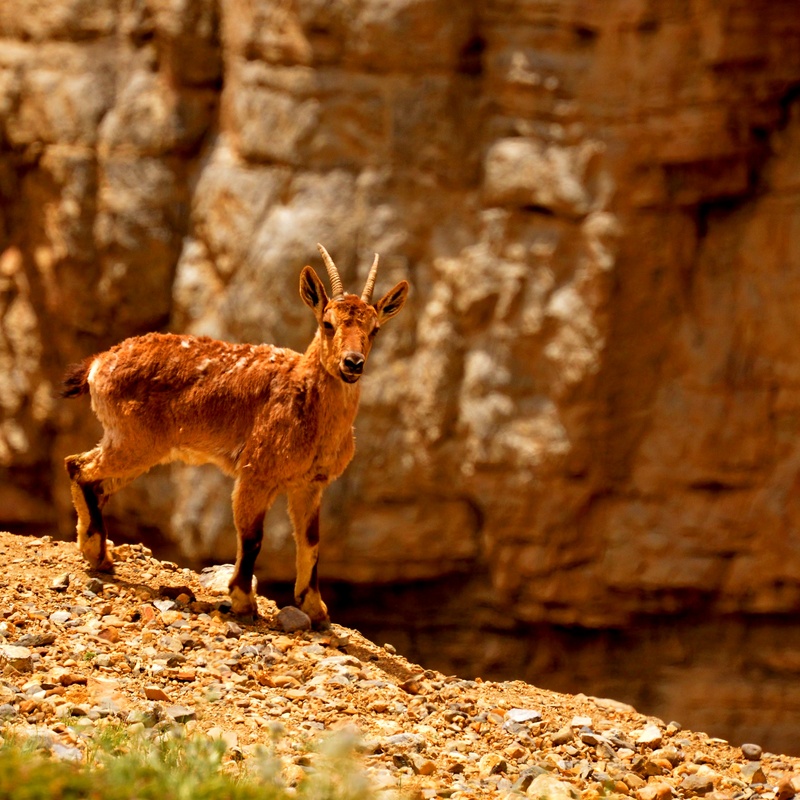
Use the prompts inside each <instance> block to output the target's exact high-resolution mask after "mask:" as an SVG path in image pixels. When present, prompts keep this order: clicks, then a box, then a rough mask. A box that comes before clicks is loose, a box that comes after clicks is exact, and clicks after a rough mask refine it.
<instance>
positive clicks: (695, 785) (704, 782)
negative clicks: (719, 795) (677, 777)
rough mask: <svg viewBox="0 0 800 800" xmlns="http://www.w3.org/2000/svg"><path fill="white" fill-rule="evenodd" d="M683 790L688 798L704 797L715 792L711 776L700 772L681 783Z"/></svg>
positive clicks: (688, 776) (687, 777)
mask: <svg viewBox="0 0 800 800" xmlns="http://www.w3.org/2000/svg"><path fill="white" fill-rule="evenodd" d="M680 788H681V790H682V791H683V794H684V795H685V796H686V797H694V796H697V797H702V796H703V795H706V794H708V793H709V792H712V791H714V781H713V780H712V778H711V776H710V775H704V774H703V773H701V772H698V773H696V774H694V775H687V776H686V777H685V778H684V779H683V781H681V787H680Z"/></svg>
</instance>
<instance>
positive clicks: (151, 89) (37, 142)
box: [0, 0, 800, 627]
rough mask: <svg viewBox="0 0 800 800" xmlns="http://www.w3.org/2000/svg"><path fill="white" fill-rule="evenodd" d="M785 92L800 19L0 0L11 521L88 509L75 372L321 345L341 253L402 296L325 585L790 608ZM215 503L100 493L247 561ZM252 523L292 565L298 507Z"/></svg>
mask: <svg viewBox="0 0 800 800" xmlns="http://www.w3.org/2000/svg"><path fill="white" fill-rule="evenodd" d="M798 87H800V17H798V14H797V13H796V3H795V2H794V0H763V1H762V2H759V1H758V0H749V1H748V0H719V1H717V2H713V1H712V0H609V2H604V3H584V2H580V1H579V0H561V1H560V2H559V1H557V0H485V1H484V2H478V1H477V0H475V1H474V2H460V3H451V2H448V1H447V0H392V1H391V2H390V0H342V1H341V2H336V3H332V2H328V1H327V0H303V2H291V1H290V0H193V2H185V1H184V0H123V2H120V1H119V0H4V2H2V4H0V254H2V255H0V307H1V308H2V321H0V414H1V416H0V420H1V421H0V478H1V479H2V482H1V483H0V524H1V525H2V526H4V527H10V528H12V529H20V530H21V529H26V528H27V529H38V528H41V527H42V526H49V525H53V524H58V525H60V526H61V528H62V530H63V531H65V532H66V531H68V530H69V529H70V528H71V526H72V524H73V523H72V512H71V507H70V504H69V496H68V490H67V484H66V479H65V476H64V474H63V471H62V465H61V464H62V459H63V457H64V455H65V454H67V453H70V452H77V451H80V450H84V449H88V447H89V446H90V445H91V444H93V442H94V440H95V438H96V436H97V434H98V429H97V427H96V425H95V423H94V421H93V420H92V418H91V414H90V413H89V410H88V403H69V404H68V403H66V402H62V401H59V400H56V399H54V393H53V392H54V387H55V386H56V385H57V382H58V380H59V378H60V374H61V372H62V371H63V368H64V366H65V365H66V364H67V363H68V362H70V361H73V360H75V359H77V358H80V357H83V356H84V355H87V354H89V353H92V352H95V351H98V350H100V349H103V348H105V347H107V346H108V345H110V344H112V343H113V342H115V341H118V340H119V339H121V338H123V337H125V336H127V335H130V334H135V333H140V332H143V331H146V330H152V329H170V330H176V331H189V332H193V333H201V334H210V335H212V336H217V337H223V338H226V339H234V340H247V341H271V342H276V343H278V344H281V345H287V346H291V347H294V348H296V349H303V348H304V347H305V345H306V343H307V342H308V341H309V339H310V336H311V333H312V330H313V320H312V318H311V316H310V315H309V313H308V310H307V309H306V308H305V307H304V306H303V305H302V303H301V302H300V301H299V297H298V295H297V282H298V274H299V271H300V269H301V267H302V266H303V265H304V264H306V263H312V264H314V265H316V266H319V260H318V256H317V255H316V250H315V247H314V243H315V242H317V241H321V242H323V243H324V244H325V245H326V246H327V248H328V249H329V251H330V252H331V253H332V255H333V256H334V258H335V260H336V261H337V264H339V266H340V268H341V270H342V272H343V276H344V279H345V284H346V285H347V286H349V287H355V288H356V289H358V290H360V287H361V286H362V283H363V280H364V277H365V274H366V270H367V268H368V265H369V263H370V261H371V254H372V253H373V252H375V251H377V252H379V253H381V255H382V270H381V274H380V278H379V285H378V289H377V292H378V293H380V292H381V290H382V289H385V288H388V287H389V286H391V285H392V284H393V283H394V282H395V281H397V280H399V279H400V278H407V279H409V280H410V282H411V284H412V287H413V295H412V299H411V300H410V304H409V306H407V308H406V310H404V312H403V313H402V314H401V315H400V316H399V317H398V318H397V319H396V320H394V321H393V322H392V323H391V324H390V325H389V326H387V328H386V330H385V331H384V332H382V333H381V339H380V341H379V342H378V344H377V346H376V349H375V352H374V354H373V356H372V358H371V363H370V365H369V366H368V369H367V372H368V374H367V377H366V378H365V380H364V384H363V387H364V388H363V392H364V394H363V405H362V410H361V413H360V416H359V419H358V423H357V439H358V448H357V455H356V458H355V460H354V462H353V463H352V465H351V466H350V468H349V470H348V472H347V473H346V475H345V477H343V478H342V479H341V480H340V481H339V482H338V483H337V484H335V485H334V487H332V489H331V490H330V491H329V493H328V495H327V496H326V501H325V511H324V516H325V518H324V523H323V524H324V534H323V536H324V546H323V556H322V558H323V561H322V574H323V575H324V576H325V577H326V578H328V579H336V580H343V581H350V582H381V583H385V582H393V581H396V582H405V581H412V580H421V579H437V580H446V579H447V578H448V576H450V575H452V574H454V573H464V572H472V571H479V572H480V574H482V575H486V576H487V577H486V581H485V585H484V586H483V589H482V591H484V592H488V593H489V594H490V595H491V597H492V603H493V604H495V605H496V607H497V608H499V609H503V610H504V612H505V613H507V614H509V615H511V617H513V618H514V619H516V620H519V621H521V622H525V623H535V622H540V621H547V622H552V623H557V624H562V625H582V626H589V627H593V626H596V627H609V626H610V627H614V626H623V625H625V624H627V623H628V622H629V621H630V620H631V619H632V618H633V616H634V615H637V614H641V613H646V614H647V613H649V614H661V613H674V612H681V611H687V610H692V609H700V610H704V611H711V610H714V611H716V612H733V611H741V612H748V613H750V612H752V613H764V612H770V613H785V612H794V611H796V610H797V609H798V607H800V499H798V492H797V488H798V486H799V485H800V443H799V442H798V438H797V433H798V428H800V348H798V347H797V334H798V311H797V310H798V308H800V112H799V111H798V109H799V108H800V103H798V102H796V98H797V96H798ZM229 492H230V484H229V482H228V481H227V479H224V478H222V477H221V476H220V475H219V474H218V473H217V472H216V471H214V469H213V468H189V467H183V466H175V467H171V468H163V469H160V470H156V471H154V472H153V473H151V475H149V476H148V477H147V478H146V479H143V480H142V481H140V482H139V483H138V484H136V485H134V487H131V488H130V489H128V490H126V491H125V492H123V493H122V494H121V495H120V496H119V497H118V498H115V500H114V502H113V504H112V506H111V507H110V509H109V511H110V512H111V513H112V514H113V516H114V518H115V523H116V526H117V530H120V531H122V532H126V531H127V532H131V531H135V530H140V531H141V530H145V531H147V530H149V531H150V532H151V533H152V532H153V531H160V532H161V534H160V535H163V536H164V537H168V538H169V539H170V540H171V541H173V542H175V543H178V545H179V547H180V548H181V550H182V552H183V554H184V556H185V557H188V558H191V559H194V560H196V561H198V562H200V561H204V560H215V561H221V560H229V559H230V558H231V557H232V554H233V553H234V552H235V543H234V538H233V536H232V534H231V518H230V509H229V505H228V494H229ZM268 540H269V541H268V543H267V547H266V548H265V553H264V556H263V557H262V559H261V563H260V565H259V566H260V568H261V570H262V576H263V577H268V578H275V579H286V578H288V577H290V576H291V574H292V569H293V567H292V562H293V545H292V543H291V536H290V533H289V528H288V523H287V522H286V520H285V514H284V513H283V510H282V509H280V508H278V509H276V512H275V514H273V515H272V518H271V520H270V524H269V533H268ZM268 553H269V555H268ZM471 604H472V600H471V595H469V594H466V595H464V597H463V613H464V615H465V619H469V613H470V612H469V609H470V607H471Z"/></svg>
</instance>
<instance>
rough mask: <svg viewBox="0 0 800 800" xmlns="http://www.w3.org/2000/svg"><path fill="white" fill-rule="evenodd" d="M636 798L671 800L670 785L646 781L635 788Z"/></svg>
mask: <svg viewBox="0 0 800 800" xmlns="http://www.w3.org/2000/svg"><path fill="white" fill-rule="evenodd" d="M636 797H637V798H638V800H671V798H672V787H671V786H670V785H669V784H668V783H648V784H646V785H645V786H642V787H641V789H637V790H636Z"/></svg>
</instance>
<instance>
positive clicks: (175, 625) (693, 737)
mask: <svg viewBox="0 0 800 800" xmlns="http://www.w3.org/2000/svg"><path fill="white" fill-rule="evenodd" d="M0 555H2V557H3V560H4V564H5V566H4V569H3V572H2V574H0V669H1V670H2V676H0V723H2V724H3V725H4V726H5V728H6V729H7V730H8V729H13V730H14V731H16V732H17V733H18V734H22V735H25V736H35V737H36V738H37V741H39V742H40V743H41V745H42V746H43V747H47V748H49V749H50V750H51V751H52V752H53V754H54V756H56V757H60V758H71V759H80V758H81V757H82V756H83V752H84V749H85V747H86V743H87V742H88V741H90V739H91V736H92V733H93V731H96V730H97V729H98V728H99V727H101V726H103V725H105V724H107V722H106V721H107V720H109V719H110V720H116V721H122V722H123V723H124V724H126V725H129V726H131V727H132V728H133V729H134V730H135V729H143V728H144V729H146V728H150V727H153V726H156V727H161V728H163V727H165V726H169V725H181V726H183V727H184V728H185V729H186V730H187V732H192V731H201V732H204V733H208V734H210V735H212V736H216V737H221V738H223V739H224V741H225V742H226V743H227V745H228V746H229V752H230V757H231V758H232V759H244V760H245V761H246V760H247V758H248V757H249V756H250V755H251V754H252V752H253V751H254V748H255V746H256V745H258V744H268V743H272V742H274V740H275V738H276V732H278V731H282V732H283V735H282V736H281V737H280V738H279V739H278V742H277V745H276V747H277V751H278V753H279V755H280V757H281V760H282V762H283V773H284V776H285V778H286V780H287V782H288V783H289V784H290V785H292V784H294V783H296V782H297V781H299V780H301V779H302V777H303V776H304V775H305V774H306V772H307V771H308V770H309V769H313V755H309V754H308V752H307V746H306V743H307V742H308V740H312V739H316V738H318V737H319V736H320V735H324V733H325V732H328V731H333V730H337V729H341V728H347V729H353V728H356V729H358V731H359V732H360V735H361V738H362V747H361V749H362V751H363V755H362V758H363V763H364V765H365V768H366V770H367V771H368V773H369V775H370V777H371V779H372V782H373V783H374V785H375V786H376V788H378V789H380V790H387V791H389V790H396V789H397V788H401V789H402V790H403V791H404V792H411V794H412V795H417V796H419V797H437V796H442V797H453V798H459V797H461V798H472V797H475V798H477V797H507V796H510V797H519V796H521V795H526V794H527V795H528V796H531V797H541V796H544V795H547V796H548V797H549V798H551V800H569V798H578V797H580V798H581V799H582V800H593V799H594V798H599V797H608V796H611V797H619V798H622V797H625V796H631V797H636V798H638V800H669V798H671V797H674V798H692V797H702V796H705V797H707V798H710V800H718V798H723V797H726V798H750V797H755V796H759V797H762V798H765V800H769V799H770V798H778V799H779V800H788V798H790V797H792V796H793V795H794V793H795V789H800V761H798V759H795V758H789V757H783V756H777V755H773V754H762V753H761V752H760V748H759V747H757V746H756V745H752V746H747V745H746V746H744V747H742V748H738V747H732V746H729V745H728V744H727V743H726V742H724V741H721V740H719V739H711V738H709V737H708V736H706V735H705V734H703V733H697V732H692V731H685V730H682V729H681V727H680V725H679V724H677V723H665V722H663V721H661V720H658V719H655V718H652V717H645V716H642V715H640V714H638V713H636V712H635V711H634V710H633V709H632V708H630V707H629V706H626V705H624V704H621V703H617V702H614V701H612V700H606V699H599V698H590V697H585V696H583V695H576V696H571V695H563V694H557V693H555V692H549V691H544V690H540V689H537V688H536V687H534V686H530V685H528V684H525V683H522V682H511V683H490V682H482V681H481V680H480V678H477V679H476V680H464V679H461V678H456V677H453V676H451V677H447V676H444V675H441V674H439V673H436V672H433V671H430V670H427V671H426V670H424V669H423V668H422V667H419V666H417V665H415V664H411V663H409V662H408V661H406V660H405V659H404V658H402V656H400V655H396V654H394V653H392V652H390V651H391V650H392V648H391V647H388V649H387V648H385V647H381V646H378V645H376V644H374V643H372V642H370V641H368V640H367V639H365V638H364V637H363V636H361V635H360V634H359V633H358V632H356V631H353V630H348V629H346V628H343V627H341V626H338V625H336V624H334V625H333V626H332V628H331V630H330V631H327V632H324V633H319V632H312V631H300V632H296V633H287V632H285V631H284V630H282V629H281V627H280V625H279V623H278V621H277V608H276V607H275V604H274V603H272V602H271V601H269V600H266V599H265V598H260V599H259V611H260V614H261V617H260V618H259V619H257V620H255V621H247V620H242V619H237V618H236V617H234V616H232V615H230V614H229V613H227V612H226V608H227V604H226V602H225V595H224V593H222V592H220V591H219V590H217V589H216V588H215V585H219V584H220V582H221V583H222V585H224V578H225V570H224V569H220V570H216V571H215V570H212V571H210V572H208V573H206V574H203V575H198V574H197V573H194V572H192V571H191V570H186V569H180V568H178V567H177V566H176V565H175V564H171V563H169V562H161V561H158V560H156V559H154V558H152V556H151V554H150V552H149V551H148V550H147V549H146V548H144V547H142V546H139V545H121V546H119V547H117V548H116V549H115V558H116V562H117V566H116V571H115V573H114V575H113V576H108V575H100V574H91V573H89V572H87V570H86V568H85V565H84V563H83V561H82V559H81V558H80V556H79V554H78V552H77V548H76V546H75V544H74V543H65V542H58V541H52V540H51V539H50V538H49V537H44V538H41V539H30V538H23V537H18V536H13V535H12V534H8V533H0ZM334 614H335V612H334Z"/></svg>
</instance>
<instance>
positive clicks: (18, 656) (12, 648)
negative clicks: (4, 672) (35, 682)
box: [0, 644, 33, 672]
mask: <svg viewBox="0 0 800 800" xmlns="http://www.w3.org/2000/svg"><path fill="white" fill-rule="evenodd" d="M0 663H5V664H7V665H8V666H9V667H12V668H13V669H15V670H17V672H31V671H33V653H32V652H31V651H30V650H29V649H28V648H27V647H18V646H16V645H13V644H3V645H0Z"/></svg>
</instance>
